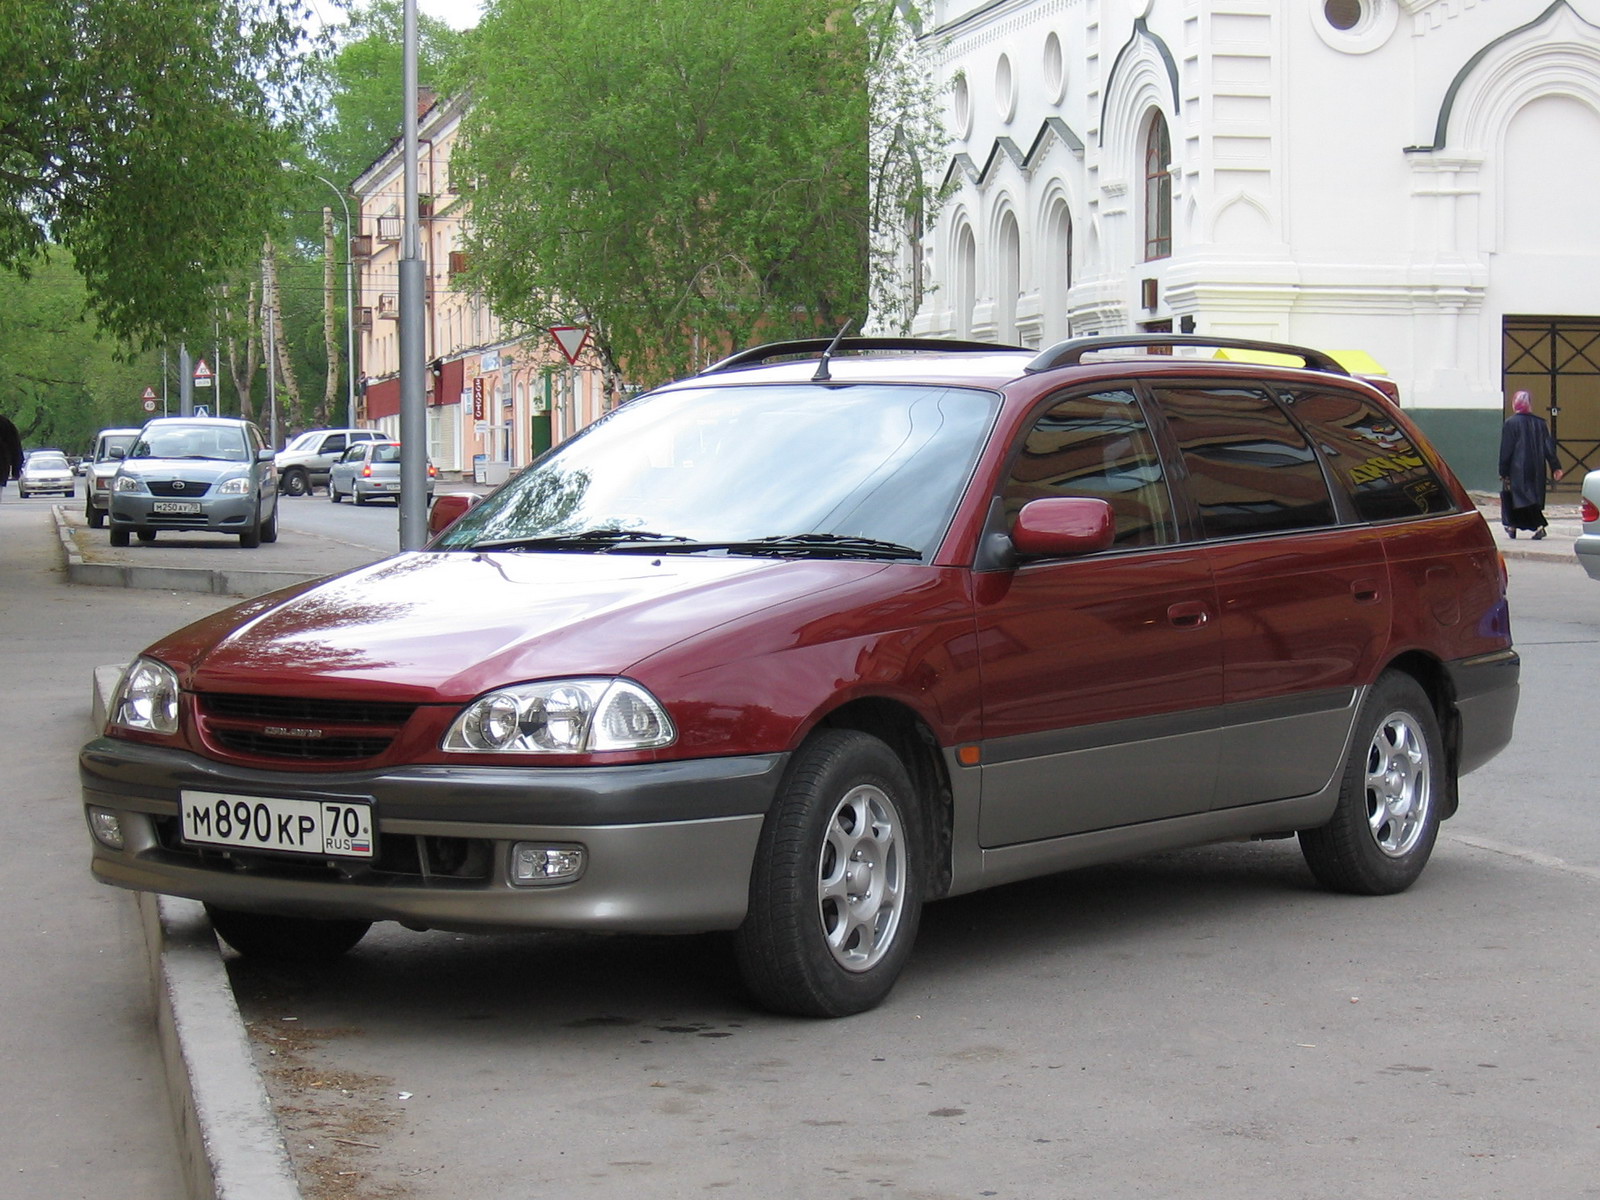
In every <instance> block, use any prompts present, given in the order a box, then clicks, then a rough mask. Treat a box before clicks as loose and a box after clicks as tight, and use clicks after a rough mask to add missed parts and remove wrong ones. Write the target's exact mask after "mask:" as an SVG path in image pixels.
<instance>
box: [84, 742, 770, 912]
mask: <svg viewBox="0 0 1600 1200" xmlns="http://www.w3.org/2000/svg"><path fill="white" fill-rule="evenodd" d="M786 761H787V760H786V756H784V755H757V756H747V757H738V758H712V759H696V760H690V761H687V762H665V763H652V764H642V765H634V766H622V767H579V768H551V767H448V766H418V767H409V768H402V769H399V770H393V771H369V772H343V773H326V774H322V773H317V774H302V773H293V774H290V773H287V772H276V771H256V770H248V769H245V768H239V767H232V766H228V765H226V764H222V763H217V762H212V761H210V760H208V759H202V758H199V757H198V756H196V755H193V754H190V753H189V752H187V751H183V750H173V749H168V748H165V747H158V746H148V745H143V744H140V743H132V742H124V741H120V740H118V739H113V738H97V739H95V740H94V741H92V742H90V743H89V744H88V745H86V746H85V747H84V748H83V751H82V753H81V754H80V755H79V760H78V767H79V777H80V780H81V781H82V785H83V800H84V804H85V806H94V807H97V808H102V809H109V810H111V811H112V812H115V813H117V814H118V817H119V820H120V823H121V826H122V830H123V836H124V839H125V843H126V844H125V846H124V848H123V849H121V850H114V849H111V848H109V847H107V846H105V845H104V844H102V843H101V842H99V841H98V840H95V841H94V843H93V844H94V859H93V863H92V870H93V873H94V876H95V878H96V879H98V880H100V881H101V882H102V883H109V884H114V885H116V886H118V887H125V888H132V889H134V890H137V891H149V892H163V893H166V894H168V895H173V896H185V897H188V898H190V899H193V900H203V901H206V902H208V903H212V904H218V905H221V906H223V907H226V908H238V909H246V910H255V911H263V912H276V913H282V914H285V915H290V916H308V917H327V918H357V919H362V920H374V921H381V920H391V921H400V922H402V923H403V924H406V925H410V926H413V927H426V928H435V929H454V930H484V929H504V928H530V929H582V930H608V931H628V932H645V933H692V932H705V931H709V930H717V929H732V928H735V927H736V926H738V924H739V923H740V922H741V921H742V920H743V919H744V914H745V908H746V904H747V902H748V898H749V886H750V867H751V863H752V861H753V859H754V855H755V848H756V841H757V839H758V838H759V836H760V833H761V825H762V821H763V819H764V817H765V814H766V811H767V809H768V807H769V806H770V804H771V801H772V799H773V797H774V796H775V795H776V793H777V787H778V781H779V779H780V777H781V775H782V772H783V768H784V765H785V763H786ZM184 789H192V790H198V791H213V792H227V793H235V794H241V795H257V796H270V797H281V798H286V799H312V800H314V799H339V798H349V799H364V800H370V801H371V802H372V803H373V813H374V832H375V834H376V835H377V842H378V848H377V856H376V857H375V858H374V859H372V860H364V859H363V860H356V859H323V858H315V857H307V856H298V855H296V856H290V855H282V854H267V853H258V852H245V851H226V850H220V849H214V848H203V847H198V846H191V845H187V844H185V843H183V841H182V839H181V837H180V836H179V833H178V804H179V793H180V791H182V790H184ZM523 841H529V842H547V843H559V844H567V845H570V844H577V845H581V846H583V847H584V849H585V851H586V853H587V859H586V866H585V869H584V872H583V874H582V875H581V876H580V877H579V878H577V879H576V880H574V881H573V882H570V883H561V884H542V885H533V886H528V885H516V884H513V883H512V882H511V866H510V863H511V847H512V846H513V844H515V843H516V842H523Z"/></svg>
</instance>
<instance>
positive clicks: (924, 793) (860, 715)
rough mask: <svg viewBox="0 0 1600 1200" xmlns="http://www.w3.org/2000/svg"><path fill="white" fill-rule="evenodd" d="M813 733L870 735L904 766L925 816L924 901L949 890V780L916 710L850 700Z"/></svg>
mask: <svg viewBox="0 0 1600 1200" xmlns="http://www.w3.org/2000/svg"><path fill="white" fill-rule="evenodd" d="M814 728H815V729H853V730H855V731H856V732H858V733H865V734H870V735H871V736H872V737H875V738H877V739H878V740H879V741H881V742H883V743H884V744H885V745H887V746H888V747H889V749H890V750H892V751H893V752H894V754H895V756H896V757H897V758H899V760H900V761H901V762H902V763H903V764H904V765H905V768H906V774H907V775H909V776H910V777H911V786H912V787H913V788H914V789H916V793H917V797H918V799H919V800H921V802H922V805H923V811H924V814H925V815H926V817H927V822H926V827H927V832H928V840H929V845H928V847H927V850H928V856H927V857H928V877H927V879H926V880H925V883H926V884H927V889H928V897H929V899H934V898H936V897H939V896H942V895H944V894H945V892H947V891H948V890H949V887H950V871H951V867H950V862H951V859H950V855H951V847H950V838H951V829H952V824H953V811H954V799H953V795H952V792H951V788H950V776H949V773H948V771H947V770H946V768H945V762H944V758H943V756H942V755H941V754H940V747H939V740H938V738H937V737H935V736H934V732H933V729H932V728H931V727H930V726H929V725H928V723H927V722H926V721H924V720H923V719H922V717H921V716H920V715H919V714H918V713H917V712H916V710H914V709H912V708H910V707H908V706H906V705H904V704H901V703H899V702H898V701H895V700H889V699H885V698H882V697H863V698H860V699H856V700H851V701H849V702H848V703H845V704H843V705H841V706H840V707H838V708H836V709H834V710H833V711H832V712H830V713H828V714H827V715H826V716H824V717H823V718H822V719H821V720H819V721H818V722H817V723H816V725H815V726H814Z"/></svg>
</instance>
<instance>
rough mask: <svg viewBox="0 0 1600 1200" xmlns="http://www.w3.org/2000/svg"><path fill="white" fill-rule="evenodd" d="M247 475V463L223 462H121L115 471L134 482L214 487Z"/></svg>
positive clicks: (137, 460)
mask: <svg viewBox="0 0 1600 1200" xmlns="http://www.w3.org/2000/svg"><path fill="white" fill-rule="evenodd" d="M249 473H250V464H249V463H247V462H238V461H235V460H232V459H223V458H125V459H123V460H122V465H121V466H120V467H118V468H117V474H119V475H132V476H134V477H135V478H136V479H182V480H186V481H188V482H190V483H202V482H203V483H214V482H216V481H217V480H219V479H225V478H227V477H228V476H231V475H248V474H249Z"/></svg>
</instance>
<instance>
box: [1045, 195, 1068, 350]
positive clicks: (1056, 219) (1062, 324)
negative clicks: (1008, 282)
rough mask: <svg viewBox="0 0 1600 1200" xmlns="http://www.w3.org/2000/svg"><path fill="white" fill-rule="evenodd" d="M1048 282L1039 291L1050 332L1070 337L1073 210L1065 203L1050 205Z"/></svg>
mask: <svg viewBox="0 0 1600 1200" xmlns="http://www.w3.org/2000/svg"><path fill="white" fill-rule="evenodd" d="M1044 269H1045V282H1044V285H1043V286H1042V287H1041V288H1040V289H1039V291H1040V297H1041V299H1042V300H1043V301H1044V317H1045V321H1046V333H1047V334H1048V335H1049V336H1050V337H1067V336H1068V329H1067V311H1068V307H1067V293H1068V292H1069V291H1071V290H1072V210H1071V209H1069V208H1068V207H1067V202H1066V201H1065V200H1057V201H1056V202H1055V203H1054V204H1053V205H1051V206H1050V218H1049V220H1048V221H1046V222H1045V252H1044Z"/></svg>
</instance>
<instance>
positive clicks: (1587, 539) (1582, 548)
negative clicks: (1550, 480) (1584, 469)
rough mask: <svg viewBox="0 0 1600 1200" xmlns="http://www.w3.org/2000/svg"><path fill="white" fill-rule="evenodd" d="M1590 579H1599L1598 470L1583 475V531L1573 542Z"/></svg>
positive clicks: (1599, 519)
mask: <svg viewBox="0 0 1600 1200" xmlns="http://www.w3.org/2000/svg"><path fill="white" fill-rule="evenodd" d="M1573 549H1574V550H1575V551H1576V552H1577V555H1578V561H1579V562H1580V563H1582V564H1583V569H1584V570H1585V571H1587V572H1588V573H1589V578H1590V579H1600V471H1590V472H1589V473H1588V474H1587V475H1585V476H1584V477H1583V532H1582V533H1580V534H1579V535H1578V540H1577V542H1575V543H1574V544H1573Z"/></svg>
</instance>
